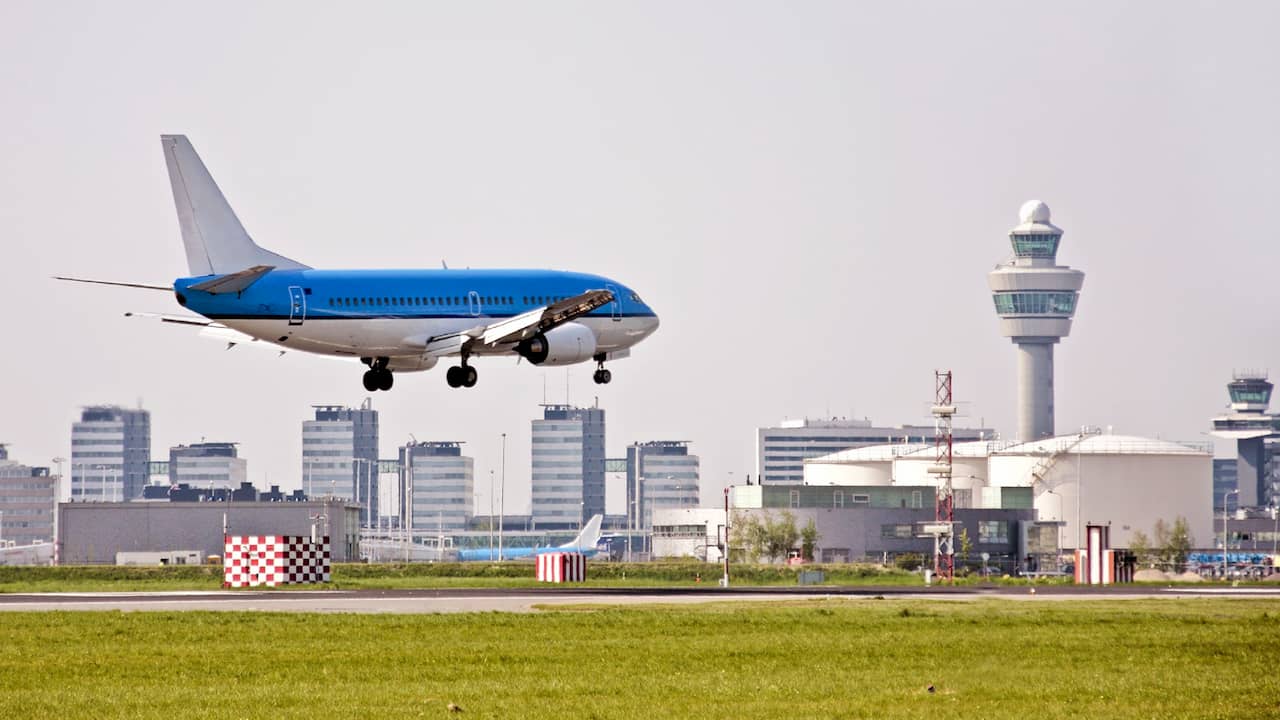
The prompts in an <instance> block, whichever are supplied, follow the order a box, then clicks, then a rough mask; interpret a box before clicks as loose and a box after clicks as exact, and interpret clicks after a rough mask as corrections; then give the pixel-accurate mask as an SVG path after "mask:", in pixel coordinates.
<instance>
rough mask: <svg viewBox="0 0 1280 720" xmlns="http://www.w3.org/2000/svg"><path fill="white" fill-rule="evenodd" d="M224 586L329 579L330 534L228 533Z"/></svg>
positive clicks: (253, 585) (248, 585)
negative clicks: (317, 538)
mask: <svg viewBox="0 0 1280 720" xmlns="http://www.w3.org/2000/svg"><path fill="white" fill-rule="evenodd" d="M223 546H224V547H223V550H224V552H223V554H222V586H223V587H231V588H236V587H257V586H259V585H265V586H267V587H276V586H279V585H291V584H305V583H320V582H329V538H327V537H326V538H323V539H321V540H320V541H319V542H316V541H313V540H312V539H311V538H310V537H308V536H306V535H227V536H226V537H225V538H224V543H223Z"/></svg>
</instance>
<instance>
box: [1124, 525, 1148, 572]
mask: <svg viewBox="0 0 1280 720" xmlns="http://www.w3.org/2000/svg"><path fill="white" fill-rule="evenodd" d="M1129 552H1131V553H1133V556H1134V557H1135V558H1137V561H1138V565H1139V566H1142V565H1146V566H1148V567H1149V566H1150V565H1151V538H1148V537H1147V534H1146V533H1144V532H1142V531H1141V530H1135V531H1133V538H1132V539H1131V540H1130V541H1129Z"/></svg>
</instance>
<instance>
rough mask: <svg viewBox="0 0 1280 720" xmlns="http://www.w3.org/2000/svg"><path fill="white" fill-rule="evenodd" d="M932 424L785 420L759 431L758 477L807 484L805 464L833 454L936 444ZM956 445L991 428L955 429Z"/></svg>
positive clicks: (776, 482)
mask: <svg viewBox="0 0 1280 720" xmlns="http://www.w3.org/2000/svg"><path fill="white" fill-rule="evenodd" d="M935 433H936V430H935V429H934V427H933V425H901V426H898V427H878V426H874V425H872V424H871V421H870V420H850V419H847V418H832V419H830V420H816V419H812V418H804V419H800V420H784V421H782V423H780V424H779V425H776V426H774V427H767V428H759V429H758V430H757V431H756V477H757V478H758V479H759V481H760V482H761V483H763V484H765V485H799V484H801V483H802V482H804V461H805V460H806V459H808V458H814V457H820V456H823V455H830V454H831V453H836V452H840V451H841V450H849V449H852V448H860V447H866V446H869V445H885V444H890V443H913V442H914V443H924V442H929V443H931V442H933V439H934V435H935ZM952 434H953V436H954V438H955V441H956V442H963V441H966V440H982V439H988V438H991V437H993V436H994V435H995V433H994V431H992V430H990V429H988V428H955V429H954V430H953V431H952Z"/></svg>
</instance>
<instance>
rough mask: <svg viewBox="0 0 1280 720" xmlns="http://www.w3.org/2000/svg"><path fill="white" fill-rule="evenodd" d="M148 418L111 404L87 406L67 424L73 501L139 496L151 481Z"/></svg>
mask: <svg viewBox="0 0 1280 720" xmlns="http://www.w3.org/2000/svg"><path fill="white" fill-rule="evenodd" d="M150 464H151V413H150V412H148V411H146V410H128V409H125V408H121V407H116V406H113V405H101V406H93V407H86V408H84V410H83V411H82V412H81V413H80V421H79V422H76V423H73V424H72V425H71V500H72V502H80V501H89V500H94V501H108V502H110V501H126V500H134V499H136V498H140V497H142V489H143V487H145V486H146V484H147V479H148V477H149V476H150V472H151V469H150Z"/></svg>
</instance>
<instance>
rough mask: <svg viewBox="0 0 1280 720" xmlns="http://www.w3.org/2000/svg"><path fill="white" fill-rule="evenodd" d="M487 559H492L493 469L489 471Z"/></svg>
mask: <svg viewBox="0 0 1280 720" xmlns="http://www.w3.org/2000/svg"><path fill="white" fill-rule="evenodd" d="M489 559H490V560H492V559H493V471H492V470H490V471H489Z"/></svg>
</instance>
